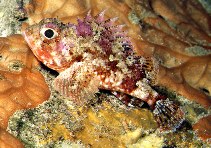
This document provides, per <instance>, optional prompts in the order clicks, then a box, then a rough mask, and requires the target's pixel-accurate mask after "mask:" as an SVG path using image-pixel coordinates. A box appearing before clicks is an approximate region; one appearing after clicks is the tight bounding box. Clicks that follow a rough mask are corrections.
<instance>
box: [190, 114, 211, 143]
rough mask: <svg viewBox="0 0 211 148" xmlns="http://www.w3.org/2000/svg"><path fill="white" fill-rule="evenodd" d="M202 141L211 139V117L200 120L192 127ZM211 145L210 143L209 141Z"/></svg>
mask: <svg viewBox="0 0 211 148" xmlns="http://www.w3.org/2000/svg"><path fill="white" fill-rule="evenodd" d="M193 128H194V130H196V131H197V134H198V135H199V136H200V137H201V139H202V140H207V139H211V115H209V116H207V117H203V118H201V119H200V120H199V121H198V122H197V123H196V124H194V125H193ZM209 142H210V143H211V141H209Z"/></svg>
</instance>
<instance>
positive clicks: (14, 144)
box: [0, 129, 24, 148]
mask: <svg viewBox="0 0 211 148" xmlns="http://www.w3.org/2000/svg"><path fill="white" fill-rule="evenodd" d="M0 147H1V148H23V147H24V146H23V144H22V143H21V142H20V141H19V140H17V139H16V138H15V137H13V136H12V135H10V134H9V133H8V132H6V131H4V130H3V129H0Z"/></svg>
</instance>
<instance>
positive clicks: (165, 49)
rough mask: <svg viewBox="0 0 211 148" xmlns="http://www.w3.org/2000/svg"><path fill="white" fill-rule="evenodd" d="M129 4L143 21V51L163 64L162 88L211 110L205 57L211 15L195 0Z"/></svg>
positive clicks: (207, 62)
mask: <svg viewBox="0 0 211 148" xmlns="http://www.w3.org/2000/svg"><path fill="white" fill-rule="evenodd" d="M126 2H127V4H128V6H130V7H131V9H132V10H133V11H134V12H135V13H136V15H137V17H138V18H139V21H140V27H141V36H142V38H143V41H141V42H140V44H142V46H140V49H142V50H143V51H144V52H145V53H146V54H150V55H155V56H156V57H158V58H159V59H160V61H161V64H162V66H161V68H160V73H159V75H158V77H159V79H158V81H159V82H158V85H161V86H165V87H167V88H169V89H171V90H173V91H176V92H177V93H179V94H181V95H183V96H185V97H186V98H188V99H190V100H193V101H195V102H198V103H200V104H201V105H203V106H204V107H206V108H208V107H210V104H211V101H210V99H209V96H210V87H211V85H210V84H211V80H210V78H209V75H210V62H211V61H210V56H201V55H204V54H208V53H209V49H210V43H211V40H210V39H211V37H210V36H209V35H208V33H210V18H211V17H210V15H208V14H207V13H206V11H205V10H204V9H203V8H202V6H201V5H200V4H199V3H198V2H196V1H192V0H188V1H171V0H170V1H166V0H151V1H138V0H133V1H126ZM189 8H192V9H191V10H192V13H191V12H190V9H189ZM193 12H194V13H193ZM199 16H200V17H199ZM202 22H203V23H202ZM199 45H201V47H200V46H199ZM202 47H204V49H203V48H202ZM196 50H197V51H198V53H197V52H196Z"/></svg>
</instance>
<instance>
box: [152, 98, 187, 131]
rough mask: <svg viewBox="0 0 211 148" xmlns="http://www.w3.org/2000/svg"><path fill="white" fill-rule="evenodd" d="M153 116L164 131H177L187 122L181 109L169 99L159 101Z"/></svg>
mask: <svg viewBox="0 0 211 148" xmlns="http://www.w3.org/2000/svg"><path fill="white" fill-rule="evenodd" d="M153 114H154V117H155V120H156V121H157V123H158V124H159V126H160V129H161V130H162V131H168V130H170V131H175V130H176V129H178V128H179V127H180V126H181V124H182V123H183V121H184V120H185V118H184V112H183V111H182V109H181V107H180V106H178V105H177V104H175V103H174V102H173V101H170V100H169V99H166V100H158V101H157V102H156V104H155V109H154V110H153Z"/></svg>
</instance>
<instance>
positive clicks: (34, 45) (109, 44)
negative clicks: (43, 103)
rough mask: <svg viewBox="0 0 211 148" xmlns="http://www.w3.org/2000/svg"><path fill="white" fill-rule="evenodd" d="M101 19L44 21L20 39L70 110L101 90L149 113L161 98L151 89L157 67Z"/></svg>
mask: <svg viewBox="0 0 211 148" xmlns="http://www.w3.org/2000/svg"><path fill="white" fill-rule="evenodd" d="M103 13H104V12H102V13H100V14H99V15H97V16H95V17H92V16H91V15H90V14H88V15H87V16H86V18H84V20H80V19H79V20H78V24H70V23H69V24H63V23H62V22H60V21H58V20H57V19H55V18H49V19H44V20H42V21H41V22H40V23H38V24H35V25H33V26H30V27H28V28H27V29H26V30H25V31H24V32H23V35H24V37H25V40H26V41H27V43H28V45H29V46H30V47H31V49H32V51H33V53H34V55H35V56H36V57H37V58H38V59H39V60H40V61H41V62H43V63H44V64H45V65H46V66H48V67H49V68H51V69H54V70H56V71H58V72H59V76H58V77H57V78H56V79H55V80H54V88H55V89H56V90H57V91H59V92H60V93H61V94H62V95H64V96H67V97H68V98H69V99H71V100H73V101H74V102H75V103H76V104H78V105H83V104H84V103H85V102H87V101H89V99H90V98H92V97H94V94H95V93H96V92H97V91H98V89H106V90H111V91H112V92H119V93H121V94H123V93H124V94H127V95H130V96H132V97H135V98H137V99H140V100H142V101H145V102H147V103H148V104H149V106H151V108H154V107H155V103H156V101H157V99H160V98H161V97H160V96H159V95H158V93H157V92H156V91H154V90H153V89H152V88H151V85H154V82H155V81H156V75H157V71H158V65H157V62H156V61H155V60H154V58H153V57H148V58H146V57H142V56H137V55H136V54H135V53H134V50H133V47H134V46H135V45H134V43H132V42H131V41H130V38H129V37H128V36H127V34H126V33H125V32H124V31H122V25H114V22H115V19H109V20H104V17H103ZM52 32H53V33H52ZM52 34H53V35H52ZM123 98H124V97H123ZM137 102H139V101H137ZM167 104H168V103H167ZM169 104H171V103H169ZM157 112H158V110H157ZM157 112H156V113H157Z"/></svg>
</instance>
